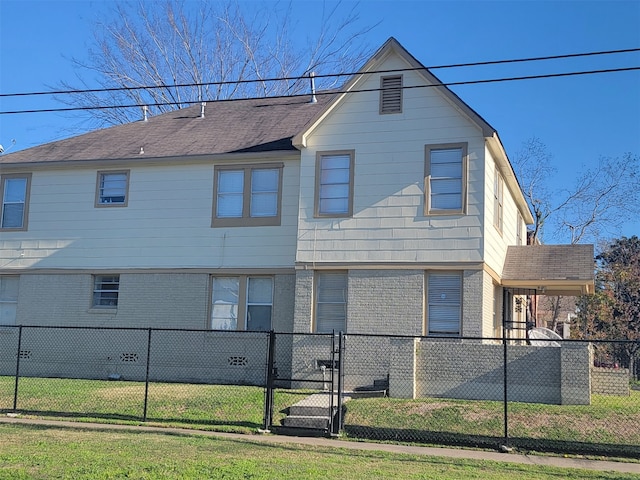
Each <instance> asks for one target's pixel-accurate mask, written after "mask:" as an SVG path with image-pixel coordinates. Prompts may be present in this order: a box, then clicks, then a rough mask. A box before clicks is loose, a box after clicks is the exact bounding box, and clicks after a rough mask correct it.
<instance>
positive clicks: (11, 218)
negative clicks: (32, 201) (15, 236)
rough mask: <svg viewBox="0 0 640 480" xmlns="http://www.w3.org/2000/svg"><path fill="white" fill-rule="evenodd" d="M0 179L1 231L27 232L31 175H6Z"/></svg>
mask: <svg viewBox="0 0 640 480" xmlns="http://www.w3.org/2000/svg"><path fill="white" fill-rule="evenodd" d="M0 179H1V181H0V200H2V206H1V211H0V230H26V229H27V219H28V216H29V192H30V188H31V174H30V173H26V174H6V175H2V176H1V177H0Z"/></svg>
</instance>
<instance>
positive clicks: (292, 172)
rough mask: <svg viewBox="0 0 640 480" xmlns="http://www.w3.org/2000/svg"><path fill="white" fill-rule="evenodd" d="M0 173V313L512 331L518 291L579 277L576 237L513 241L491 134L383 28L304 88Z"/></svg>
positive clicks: (13, 158) (461, 332)
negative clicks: (334, 86)
mask: <svg viewBox="0 0 640 480" xmlns="http://www.w3.org/2000/svg"><path fill="white" fill-rule="evenodd" d="M0 174H1V184H0V198H1V199H2V219H1V225H0V282H1V283H0V285H1V289H0V291H1V292H2V293H1V295H2V297H0V302H2V303H1V307H2V308H1V311H2V313H1V317H0V324H5V325H14V324H15V325H66V326H95V327H106V326H108V327H159V328H161V327H164V328H181V329H214V330H217V329H222V330H226V329H228V330H252V331H254V330H255V331H263V330H270V329H273V330H275V331H279V332H294V333H310V332H317V333H330V332H333V331H336V332H337V331H345V332H348V333H376V334H385V335H398V334H402V335H415V336H425V337H427V338H429V337H443V336H446V337H460V336H466V337H483V338H491V337H501V336H502V334H503V326H504V327H506V330H507V333H508V334H509V335H510V336H513V337H514V338H523V337H524V330H525V328H526V324H527V319H526V313H525V312H526V309H525V308H522V301H523V299H524V298H525V297H524V296H523V295H525V294H529V293H532V292H536V291H537V292H538V293H540V292H541V291H545V292H547V293H550V292H553V291H562V292H563V294H580V293H587V292H589V291H591V290H592V288H593V273H592V268H591V266H592V259H593V249H592V247H591V246H562V247H557V248H556V247H554V246H544V245H537V246H527V245H525V243H526V231H527V224H531V223H532V222H533V218H532V216H531V213H530V211H529V209H528V207H527V204H526V202H525V199H524V196H523V194H522V192H521V190H520V187H519V185H518V181H517V179H516V176H515V174H514V172H513V169H512V167H511V165H510V163H509V159H508V158H507V154H506V153H505V151H504V148H503V146H502V143H501V141H500V138H499V137H498V134H497V132H496V131H495V129H494V128H492V127H491V125H489V123H487V122H486V121H485V120H484V119H483V118H482V117H481V116H480V115H478V113H476V112H475V111H474V110H473V109H472V108H470V107H469V106H468V105H467V104H465V103H464V102H463V101H462V100H461V99H460V98H459V97H458V96H457V95H455V94H454V93H453V92H452V91H451V90H449V89H448V88H447V87H446V86H443V85H442V84H441V82H440V81H439V80H438V79H437V78H436V77H435V76H434V75H433V74H432V73H431V72H429V70H428V69H426V68H425V67H424V66H423V65H422V64H421V63H420V62H419V61H418V60H416V59H415V58H414V57H413V56H411V54H410V53H409V52H407V51H406V50H405V49H404V48H403V47H402V46H401V45H400V44H399V43H398V42H397V41H396V40H395V39H393V38H390V39H389V40H388V41H387V42H386V43H385V44H384V45H383V46H382V47H381V48H380V49H379V50H378V51H377V52H376V53H375V54H374V55H373V56H372V57H371V59H370V60H369V61H368V62H367V63H366V64H365V65H364V66H363V67H362V68H361V70H360V71H359V72H358V73H357V74H356V75H354V76H353V77H352V78H351V79H350V80H349V81H348V82H347V83H346V84H345V85H344V86H343V88H341V89H340V90H339V91H335V92H318V93H317V94H316V95H315V98H314V99H313V100H312V97H311V96H298V97H292V98H261V99H249V100H233V101H219V102H209V103H207V104H206V105H199V104H198V105H194V106H192V107H189V108H184V109H181V110H178V111H174V112H170V113H166V114H162V115H158V116H156V117H151V118H148V119H147V120H140V121H138V122H133V123H129V124H126V125H119V126H114V127H111V128H106V129H103V130H98V131H94V132H91V133H87V134H84V135H79V136H76V137H72V138H69V139H66V140H61V141H56V142H52V143H49V144H45V145H41V146H38V147H34V148H30V149H27V150H23V151H19V152H15V153H11V154H7V155H3V156H0ZM534 253H535V254H534ZM532 261H533V262H534V264H531V262H532ZM536 262H537V263H536ZM585 265H587V267H586V268H584V266H585ZM568 267H572V271H571V273H570V274H567V273H566V272H567V268H568ZM290 348H291V349H295V347H294V346H293V345H291V346H290ZM292 358H293V360H292V361H293V362H294V363H295V362H296V360H295V355H293V357H292Z"/></svg>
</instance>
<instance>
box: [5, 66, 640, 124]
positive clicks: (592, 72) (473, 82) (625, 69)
mask: <svg viewBox="0 0 640 480" xmlns="http://www.w3.org/2000/svg"><path fill="white" fill-rule="evenodd" d="M635 70H640V66H634V67H622V68H609V69H603V70H585V71H578V72H564V73H547V74H541V75H526V76H520V77H503V78H490V79H482V80H466V81H460V82H443V83H434V84H430V85H414V86H403V87H402V89H403V90H407V89H415V88H433V87H452V86H458V85H477V84H485V83H498V82H511V81H520V80H536V79H543V78H560V77H569V76H577V75H595V74H602V73H615V72H628V71H635ZM391 71H392V72H398V71H399V70H391ZM380 90H382V89H381V88H368V89H358V90H331V91H324V92H323V91H319V92H316V95H336V94H342V93H364V92H379V91H380ZM309 95H310V93H304V94H298V95H274V96H270V97H259V98H269V99H278V98H297V97H308V96H309ZM256 99H257V98H255V97H254V98H231V99H222V100H208V99H202V100H197V101H196V100H193V101H188V100H185V101H180V102H178V101H176V102H159V103H147V104H145V105H146V106H147V107H161V106H166V105H192V104H197V103H201V102H239V101H242V100H256ZM141 106H142V105H140V104H129V105H102V106H91V107H61V108H41V109H32V110H13V111H0V115H12V114H19V113H51V112H71V111H83V110H84V111H86V110H109V109H118V108H140V107H141Z"/></svg>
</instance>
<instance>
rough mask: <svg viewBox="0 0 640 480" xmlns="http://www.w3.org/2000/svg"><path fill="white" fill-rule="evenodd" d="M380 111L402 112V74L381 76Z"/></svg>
mask: <svg viewBox="0 0 640 480" xmlns="http://www.w3.org/2000/svg"><path fill="white" fill-rule="evenodd" d="M380 113H381V114H383V113H402V75H394V76H393V77H380Z"/></svg>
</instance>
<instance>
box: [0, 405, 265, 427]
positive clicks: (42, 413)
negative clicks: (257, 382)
mask: <svg viewBox="0 0 640 480" xmlns="http://www.w3.org/2000/svg"><path fill="white" fill-rule="evenodd" d="M7 413H17V414H20V415H30V416H34V417H43V418H49V419H54V420H55V419H62V420H67V419H69V420H71V419H79V418H82V419H85V420H86V419H88V420H95V421H96V422H100V421H101V420H102V421H119V422H135V423H143V422H144V420H143V417H142V415H140V416H137V415H122V414H117V413H102V412H101V413H96V412H59V411H54V410H13V409H0V414H7ZM146 421H147V422H153V423H160V424H162V423H165V424H181V425H192V426H195V425H200V426H205V427H223V426H226V427H237V428H247V429H253V430H256V429H258V428H262V426H263V425H262V424H261V423H256V422H249V421H244V422H243V421H240V422H239V421H216V420H195V419H190V418H168V417H153V416H147V420H146Z"/></svg>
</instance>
